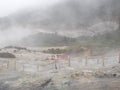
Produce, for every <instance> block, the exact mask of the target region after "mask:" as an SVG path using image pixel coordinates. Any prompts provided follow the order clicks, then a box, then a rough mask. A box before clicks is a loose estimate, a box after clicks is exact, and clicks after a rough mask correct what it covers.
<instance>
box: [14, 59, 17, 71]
mask: <svg viewBox="0 0 120 90" xmlns="http://www.w3.org/2000/svg"><path fill="white" fill-rule="evenodd" d="M16 69H17V65H16V60H15V62H14V70H16Z"/></svg>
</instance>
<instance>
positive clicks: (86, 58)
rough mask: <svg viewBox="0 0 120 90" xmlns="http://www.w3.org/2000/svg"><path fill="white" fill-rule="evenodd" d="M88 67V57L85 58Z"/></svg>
mask: <svg viewBox="0 0 120 90" xmlns="http://www.w3.org/2000/svg"><path fill="white" fill-rule="evenodd" d="M87 65H88V57H87V56H85V66H87Z"/></svg>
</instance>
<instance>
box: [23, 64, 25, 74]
mask: <svg viewBox="0 0 120 90" xmlns="http://www.w3.org/2000/svg"><path fill="white" fill-rule="evenodd" d="M24 71H25V65H24V64H23V72H24Z"/></svg>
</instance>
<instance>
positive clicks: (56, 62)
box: [55, 59, 57, 69]
mask: <svg viewBox="0 0 120 90" xmlns="http://www.w3.org/2000/svg"><path fill="white" fill-rule="evenodd" d="M55 69H57V60H56V59H55Z"/></svg>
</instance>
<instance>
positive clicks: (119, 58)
mask: <svg viewBox="0 0 120 90" xmlns="http://www.w3.org/2000/svg"><path fill="white" fill-rule="evenodd" d="M118 60H119V61H118V63H120V53H119V57H118Z"/></svg>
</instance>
